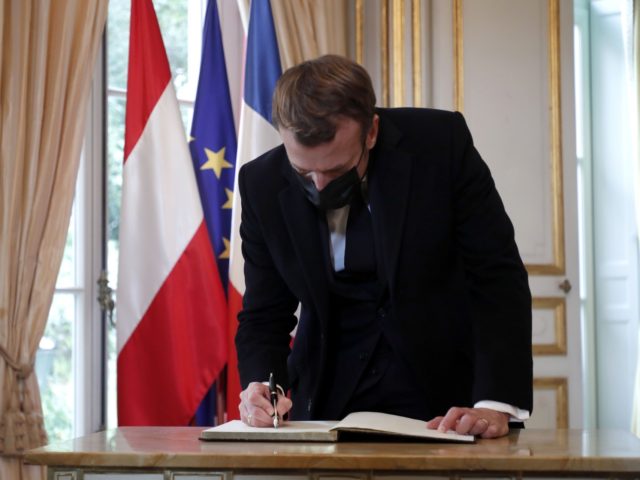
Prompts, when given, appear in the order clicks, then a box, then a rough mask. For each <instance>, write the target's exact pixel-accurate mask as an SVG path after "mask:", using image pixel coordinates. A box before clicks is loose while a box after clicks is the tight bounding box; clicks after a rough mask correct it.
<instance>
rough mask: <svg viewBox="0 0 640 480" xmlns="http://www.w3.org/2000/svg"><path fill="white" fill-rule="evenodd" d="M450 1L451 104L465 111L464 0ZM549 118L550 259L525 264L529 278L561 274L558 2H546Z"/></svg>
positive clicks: (561, 227)
mask: <svg viewBox="0 0 640 480" xmlns="http://www.w3.org/2000/svg"><path fill="white" fill-rule="evenodd" d="M452 2H453V54H454V70H455V72H454V104H455V108H456V110H459V111H461V112H462V111H463V110H464V33H463V12H462V10H463V0H452ZM547 10H548V24H549V30H548V55H549V59H548V66H549V95H550V98H549V115H550V122H549V123H550V130H551V132H550V133H551V152H550V154H551V194H552V206H551V208H552V217H553V220H552V242H553V260H552V262H551V263H548V264H526V268H527V271H528V272H529V274H531V275H564V274H565V271H566V260H565V244H564V240H565V231H564V189H563V183H562V181H563V180H562V112H561V101H560V6H559V2H558V0H547Z"/></svg>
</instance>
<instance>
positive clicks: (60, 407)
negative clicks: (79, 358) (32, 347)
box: [35, 293, 76, 442]
mask: <svg viewBox="0 0 640 480" xmlns="http://www.w3.org/2000/svg"><path fill="white" fill-rule="evenodd" d="M75 320H76V295H75V294H73V293H56V294H55V295H54V296H53V303H52V304H51V310H50V311H49V319H48V320H47V327H46V329H45V332H44V336H43V337H42V340H41V341H40V346H39V348H38V351H37V352H36V367H35V368H36V375H37V377H38V385H39V387H40V395H41V398H42V409H43V412H44V423H45V428H46V430H47V434H48V435H49V441H50V442H54V441H59V440H65V439H68V438H72V437H73V412H74V384H73V362H72V345H73V334H74V328H73V325H74V322H75Z"/></svg>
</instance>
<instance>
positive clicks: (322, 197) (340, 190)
mask: <svg viewBox="0 0 640 480" xmlns="http://www.w3.org/2000/svg"><path fill="white" fill-rule="evenodd" d="M363 157H364V151H363V155H362V156H361V157H360V160H358V163H357V164H356V166H355V167H353V168H352V169H351V170H349V171H348V172H346V173H344V174H342V175H340V176H339V177H338V178H334V179H333V180H331V181H330V182H329V183H328V184H327V185H326V186H325V187H324V188H323V189H322V190H318V189H317V188H316V185H315V183H313V180H311V179H310V178H307V177H303V176H302V175H300V174H298V173H295V176H296V178H297V179H298V183H299V184H300V186H301V187H302V190H303V192H304V194H305V196H306V197H307V198H308V199H309V201H310V202H311V203H312V204H313V205H314V206H315V207H316V208H318V209H319V210H333V209H336V208H342V207H344V206H346V205H348V204H349V203H351V200H352V199H353V196H354V195H355V194H359V193H360V192H359V189H360V183H361V182H362V179H361V178H360V177H359V176H358V165H360V162H361V161H362V158H363Z"/></svg>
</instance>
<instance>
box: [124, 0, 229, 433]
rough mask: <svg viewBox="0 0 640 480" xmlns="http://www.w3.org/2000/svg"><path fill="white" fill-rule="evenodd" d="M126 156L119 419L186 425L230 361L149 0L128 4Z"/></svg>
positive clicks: (216, 280)
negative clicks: (129, 9)
mask: <svg viewBox="0 0 640 480" xmlns="http://www.w3.org/2000/svg"><path fill="white" fill-rule="evenodd" d="M124 154H125V163H124V168H123V186H122V190H123V193H122V210H121V220H120V259H119V273H118V297H117V300H118V310H117V333H118V423H119V424H120V425H187V424H188V423H189V421H190V419H191V418H192V417H193V415H194V413H195V411H196V409H197V407H198V404H199V403H200V401H201V400H202V398H203V396H204V395H205V393H206V392H207V390H208V389H209V387H210V386H211V384H212V382H213V381H214V380H215V378H216V377H217V375H218V373H219V372H220V370H221V369H222V367H223V366H224V364H225V362H226V359H227V343H226V338H227V332H226V328H225V327H226V325H224V323H223V322H221V321H220V318H219V315H217V316H216V312H219V311H220V306H222V310H224V304H225V298H224V293H223V292H224V291H223V288H222V285H221V282H220V277H219V275H218V271H217V266H216V262H215V260H214V256H213V252H212V248H211V243H210V242H209V235H208V232H207V228H206V225H205V223H204V217H203V211H202V205H201V203H200V197H199V194H198V187H197V184H196V180H195V175H194V171H193V165H192V161H191V156H190V153H189V149H188V146H187V138H186V134H185V130H184V126H183V124H182V120H181V116H180V111H179V108H178V101H177V98H176V93H175V90H174V87H173V84H172V82H171V71H170V68H169V62H168V60H167V55H166V52H165V48H164V44H163V42H162V36H161V34H160V28H159V26H158V21H157V18H156V15H155V11H154V9H153V4H152V2H151V0H132V2H131V37H130V46H129V74H128V85H127V110H126V131H125V152H124ZM217 317H218V318H217Z"/></svg>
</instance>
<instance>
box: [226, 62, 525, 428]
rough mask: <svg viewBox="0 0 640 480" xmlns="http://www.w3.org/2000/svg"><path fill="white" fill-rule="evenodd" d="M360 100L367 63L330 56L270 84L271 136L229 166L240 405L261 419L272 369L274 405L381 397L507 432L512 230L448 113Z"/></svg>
mask: <svg viewBox="0 0 640 480" xmlns="http://www.w3.org/2000/svg"><path fill="white" fill-rule="evenodd" d="M374 105H375V94H374V92H373V88H372V85H371V80H370V78H369V76H368V74H367V73H366V71H365V70H364V69H363V68H362V67H361V66H359V65H358V64H356V63H355V62H352V61H350V60H348V59H346V58H343V57H338V56H333V55H330V56H324V57H320V58H318V59H316V60H312V61H309V62H304V63H302V64H300V65H297V66H295V67H293V68H291V69H289V70H288V71H286V72H285V73H284V74H283V76H282V77H281V78H280V80H279V81H278V84H277V86H276V91H275V93H274V101H273V121H274V124H275V125H276V127H277V128H278V130H279V132H280V135H281V137H282V140H283V145H281V146H279V147H277V148H275V149H273V150H271V151H269V152H267V153H265V154H264V155H262V156H261V157H259V158H257V159H256V160H254V161H252V162H250V163H249V164H247V165H245V166H244V167H243V168H242V169H241V171H240V177H239V185H240V194H241V197H242V224H241V226H240V233H241V236H242V251H243V255H244V259H245V281H246V292H245V295H244V301H243V310H242V312H241V313H240V314H239V316H238V320H239V326H238V332H237V336H236V345H237V351H238V364H239V370H240V378H241V382H242V385H243V388H244V390H243V392H242V393H241V396H240V398H241V403H240V413H241V418H242V420H243V421H244V422H245V423H247V424H250V425H253V426H271V425H272V415H273V414H274V409H273V407H272V405H271V403H270V402H269V391H268V388H267V386H265V384H264V381H265V380H266V379H267V378H268V377H269V374H270V373H271V372H273V374H274V376H275V378H276V380H277V382H278V383H279V384H280V385H281V386H282V388H283V389H284V391H288V390H290V392H291V395H290V398H287V397H286V396H283V395H281V396H280V399H279V401H278V405H277V410H278V416H282V415H284V414H285V413H286V412H289V414H290V416H291V418H292V419H296V420H299V419H340V418H342V417H344V416H345V415H346V414H348V413H350V412H352V411H362V410H367V411H381V412H386V413H392V414H398V415H404V416H408V417H412V418H420V419H424V420H425V421H428V423H427V426H428V427H429V428H439V429H441V430H449V429H454V430H456V431H457V432H459V433H470V434H474V435H481V436H483V437H485V438H491V437H498V436H501V435H504V434H506V433H507V432H508V422H510V421H519V420H523V419H526V418H527V417H528V416H529V412H530V411H531V409H532V356H531V294H530V291H529V287H528V281H527V273H526V270H525V268H524V266H523V264H522V261H521V259H520V256H519V253H518V250H517V247H516V244H515V241H514V232H513V227H512V225H511V222H510V221H509V218H508V217H507V214H506V212H505V210H504V207H503V204H502V201H501V200H500V197H499V195H498V193H497V191H496V189H495V185H494V182H493V179H492V178H491V174H490V172H489V169H488V167H487V166H486V164H485V163H484V162H483V161H482V159H481V158H480V156H479V154H478V153H477V151H476V150H475V148H474V146H473V142H472V139H471V135H470V133H469V131H468V129H467V126H466V124H465V122H464V119H463V117H462V115H460V114H459V113H452V112H444V111H437V110H430V109H412V108H403V109H376V108H375V106H374ZM298 304H300V306H301V310H300V316H299V321H298V322H297V323H296V316H295V312H296V308H297V307H298ZM296 325H297V328H296V331H295V339H294V341H293V344H291V338H290V332H291V331H292V330H293V329H294V327H296Z"/></svg>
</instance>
